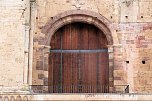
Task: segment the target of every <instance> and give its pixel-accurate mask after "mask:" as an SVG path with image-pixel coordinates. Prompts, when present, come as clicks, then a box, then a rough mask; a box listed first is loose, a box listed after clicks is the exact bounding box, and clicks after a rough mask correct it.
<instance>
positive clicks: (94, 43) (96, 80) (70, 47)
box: [48, 22, 109, 93]
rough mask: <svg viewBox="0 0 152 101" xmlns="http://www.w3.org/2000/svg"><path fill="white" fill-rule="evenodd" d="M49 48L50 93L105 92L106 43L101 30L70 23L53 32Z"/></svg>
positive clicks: (106, 76) (107, 57) (107, 78)
mask: <svg viewBox="0 0 152 101" xmlns="http://www.w3.org/2000/svg"><path fill="white" fill-rule="evenodd" d="M50 45H51V50H50V56H49V79H48V80H49V90H50V92H52V93H104V92H108V91H109V89H108V88H109V56H108V48H107V45H108V41H107V38H106V36H105V34H104V33H103V32H102V31H101V30H99V29H98V28H97V27H95V26H93V25H90V24H86V23H80V22H76V23H71V24H68V25H65V26H63V27H61V28H60V29H59V30H58V31H56V32H55V33H54V35H53V36H52V39H51V43H50Z"/></svg>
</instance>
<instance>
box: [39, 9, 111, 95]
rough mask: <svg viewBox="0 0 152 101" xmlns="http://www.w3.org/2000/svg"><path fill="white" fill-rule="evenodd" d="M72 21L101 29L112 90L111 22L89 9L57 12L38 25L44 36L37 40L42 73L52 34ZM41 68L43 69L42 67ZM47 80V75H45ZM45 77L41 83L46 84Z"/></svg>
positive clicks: (46, 67) (46, 66)
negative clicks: (40, 54) (106, 43)
mask: <svg viewBox="0 0 152 101" xmlns="http://www.w3.org/2000/svg"><path fill="white" fill-rule="evenodd" d="M73 22H84V23H88V24H91V25H94V26H95V27H97V28H98V29H99V30H101V31H102V32H103V33H104V34H105V36H106V38H107V41H108V45H107V47H108V54H109V92H112V91H113V86H114V76H113V71H114V68H113V67H114V54H113V48H114V47H113V37H112V34H111V31H110V29H111V22H110V21H109V20H108V19H106V18H105V17H104V16H102V15H100V14H99V13H96V12H93V11H89V10H69V11H65V12H63V13H60V14H57V15H56V16H54V17H51V18H50V20H49V21H48V22H47V23H46V25H45V26H43V27H40V29H41V32H42V34H44V35H45V37H44V38H43V39H42V40H38V42H39V44H41V45H42V47H43V49H42V54H43V56H42V58H41V60H39V62H42V64H43V66H44V68H45V70H44V75H46V74H45V73H46V71H47V73H48V68H49V51H50V49H51V46H50V42H51V38H52V36H53V34H54V33H55V32H56V31H57V30H58V29H59V28H61V27H62V26H64V25H66V24H70V23H73ZM44 68H43V69H44ZM46 78H47V80H48V77H46ZM46 78H44V79H43V84H42V85H46V84H48V81H47V80H46Z"/></svg>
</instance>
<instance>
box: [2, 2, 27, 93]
mask: <svg viewBox="0 0 152 101" xmlns="http://www.w3.org/2000/svg"><path fill="white" fill-rule="evenodd" d="M28 5H29V2H28V0H24V1H23V0H13V1H12V0H0V88H3V90H4V91H17V90H21V89H22V86H23V85H24V84H27V79H26V78H27V77H25V76H27V75H26V73H24V70H25V69H27V62H26V60H27V55H26V53H25V51H26V50H27V52H28V49H27V48H28V45H27V40H28V37H27V29H28V19H29V15H27V11H28Z"/></svg>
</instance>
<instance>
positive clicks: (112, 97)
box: [0, 93, 152, 101]
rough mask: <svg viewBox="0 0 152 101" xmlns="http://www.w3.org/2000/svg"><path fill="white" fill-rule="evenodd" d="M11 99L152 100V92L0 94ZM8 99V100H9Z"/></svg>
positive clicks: (38, 100)
mask: <svg viewBox="0 0 152 101" xmlns="http://www.w3.org/2000/svg"><path fill="white" fill-rule="evenodd" d="M6 99H9V100H10V101H12V99H15V100H20V101H46V100H51V101H53V100H58V101H70V100H71V101H78V100H80V101H85V100H91V101H152V94H148V93H147V94H133V93H129V94H113V93H104V94H96V93H89V94H88V93H87V94H83V93H82V94H76V93H75V94H56V93H54V94H38V93H37V94H17V93H15V94H13V93H8V94H7V93H3V94H0V101H1V100H2V101H3V100H6ZM9 100H8V101H9Z"/></svg>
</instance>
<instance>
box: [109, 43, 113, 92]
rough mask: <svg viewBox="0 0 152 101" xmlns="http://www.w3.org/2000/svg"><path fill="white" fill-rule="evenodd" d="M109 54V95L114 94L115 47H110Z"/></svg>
mask: <svg viewBox="0 0 152 101" xmlns="http://www.w3.org/2000/svg"><path fill="white" fill-rule="evenodd" d="M108 54H109V93H112V92H113V87H114V78H113V70H114V57H113V45H108Z"/></svg>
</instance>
